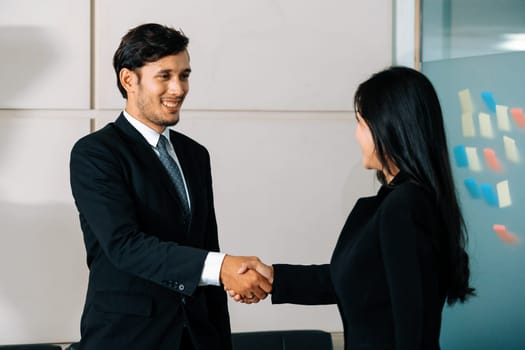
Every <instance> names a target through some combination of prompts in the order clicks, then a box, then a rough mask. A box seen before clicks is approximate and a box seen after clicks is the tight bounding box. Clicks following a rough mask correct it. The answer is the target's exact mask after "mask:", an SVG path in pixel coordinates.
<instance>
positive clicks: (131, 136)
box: [115, 113, 187, 217]
mask: <svg viewBox="0 0 525 350" xmlns="http://www.w3.org/2000/svg"><path fill="white" fill-rule="evenodd" d="M115 125H116V126H117V127H118V129H120V130H121V131H122V132H123V133H124V134H125V136H126V139H127V140H128V144H129V147H130V148H131V149H133V152H134V153H135V154H136V155H137V156H138V158H139V159H142V160H144V163H146V164H147V166H146V167H144V168H145V169H144V171H147V172H152V177H151V178H152V179H155V178H159V180H160V181H161V183H163V187H164V188H166V190H167V191H168V193H169V194H170V195H171V196H172V197H173V198H174V200H175V202H176V203H177V206H178V207H179V209H180V210H178V211H177V212H178V214H179V215H181V214H182V205H183V204H182V201H181V198H180V197H179V195H178V193H177V190H176V189H175V185H174V184H173V181H172V180H171V178H170V177H169V175H168V172H167V171H166V169H165V168H164V166H163V165H162V163H161V162H160V159H159V157H158V156H157V155H156V154H155V151H153V149H152V148H151V145H150V144H149V143H148V141H146V139H145V138H144V137H143V136H142V135H141V134H140V132H138V131H137V129H135V128H134V127H133V125H131V124H130V123H129V122H128V121H127V120H126V117H124V115H123V114H122V113H121V114H120V116H119V117H118V118H117V120H116V121H115ZM172 142H173V139H172ZM177 156H178V153H177ZM183 171H184V170H183ZM185 179H187V176H185ZM186 181H187V180H186ZM181 217H182V215H181Z"/></svg>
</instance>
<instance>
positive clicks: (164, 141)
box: [157, 135, 169, 150]
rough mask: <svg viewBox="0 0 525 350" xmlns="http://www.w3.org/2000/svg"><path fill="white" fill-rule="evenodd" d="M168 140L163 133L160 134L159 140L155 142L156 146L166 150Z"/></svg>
mask: <svg viewBox="0 0 525 350" xmlns="http://www.w3.org/2000/svg"><path fill="white" fill-rule="evenodd" d="M168 145H169V141H168V139H167V138H166V136H164V135H160V137H159V141H158V142H157V148H162V149H163V150H167V149H168V148H169V147H168Z"/></svg>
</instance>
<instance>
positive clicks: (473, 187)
mask: <svg viewBox="0 0 525 350" xmlns="http://www.w3.org/2000/svg"><path fill="white" fill-rule="evenodd" d="M464 183H465V187H466V188H467V190H468V193H470V195H471V196H472V198H479V197H481V193H480V192H479V186H478V183H477V182H476V180H474V179H473V178H468V179H465V181H464Z"/></svg>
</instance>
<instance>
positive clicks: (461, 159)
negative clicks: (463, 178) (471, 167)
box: [454, 145, 468, 168]
mask: <svg viewBox="0 0 525 350" xmlns="http://www.w3.org/2000/svg"><path fill="white" fill-rule="evenodd" d="M454 158H456V165H457V166H458V167H459V168H466V167H468V159H467V152H466V151H465V146H463V145H458V146H456V147H454Z"/></svg>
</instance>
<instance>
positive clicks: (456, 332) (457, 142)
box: [421, 0, 525, 350]
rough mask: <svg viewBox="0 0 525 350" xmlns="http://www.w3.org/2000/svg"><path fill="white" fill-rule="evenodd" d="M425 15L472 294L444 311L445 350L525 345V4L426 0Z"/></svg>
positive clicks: (427, 55)
mask: <svg viewBox="0 0 525 350" xmlns="http://www.w3.org/2000/svg"><path fill="white" fill-rule="evenodd" d="M421 15H422V16H421V24H422V32H421V34H422V35H421V40H422V42H421V51H422V52H421V57H422V62H421V69H422V72H423V73H425V74H426V75H427V76H428V77H429V78H430V80H431V81H432V83H433V84H434V86H435V88H436V90H437V92H438V95H439V98H440V101H441V104H442V108H443V113H444V118H445V124H446V129H447V136H448V143H449V149H450V154H451V161H452V164H453V172H454V177H455V181H456V185H457V188H458V193H459V197H460V200H461V203H462V207H463V209H464V214H465V217H466V221H467V225H468V229H469V235H470V242H469V252H470V257H471V272H472V282H473V285H474V287H476V289H477V294H478V296H477V297H475V298H473V299H471V300H470V301H469V302H468V303H466V304H464V305H457V306H454V307H447V308H446V310H445V313H444V316H443V326H442V334H441V346H442V348H443V349H462V350H468V349H476V350H484V349H487V350H489V349H490V350H493V349H505V350H513V349H516V350H518V349H525V332H524V329H525V328H524V327H525V326H524V325H525V298H524V297H523V296H524V295H525V220H524V219H523V216H524V214H525V114H524V112H523V111H524V110H525V84H524V77H525V1H523V0H505V1H494V0H455V1H454V0H447V1H434V0H432V1H423V2H422V4H421Z"/></svg>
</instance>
